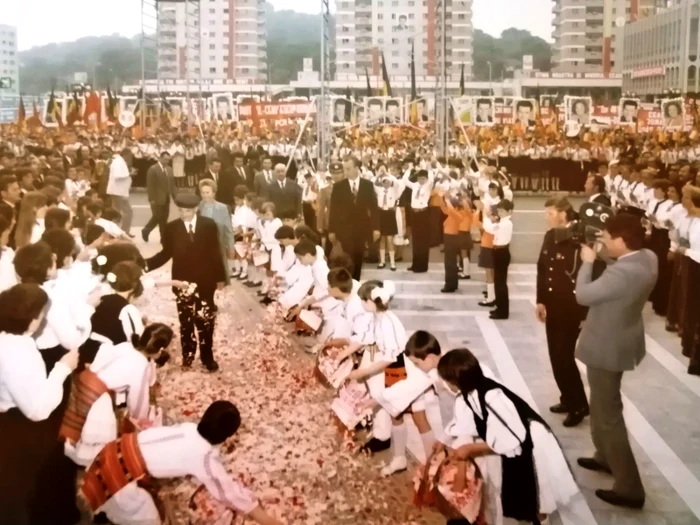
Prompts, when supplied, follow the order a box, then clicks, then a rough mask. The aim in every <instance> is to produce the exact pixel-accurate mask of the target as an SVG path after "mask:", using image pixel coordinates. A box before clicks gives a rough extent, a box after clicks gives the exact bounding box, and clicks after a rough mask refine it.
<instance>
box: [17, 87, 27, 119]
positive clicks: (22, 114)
mask: <svg viewBox="0 0 700 525" xmlns="http://www.w3.org/2000/svg"><path fill="white" fill-rule="evenodd" d="M26 118H27V110H26V109H25V108H24V99H23V98H22V95H20V96H19V109H17V124H19V125H20V126H21V125H22V124H24V120H25V119H26Z"/></svg>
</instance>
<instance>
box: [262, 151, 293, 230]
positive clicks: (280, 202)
mask: <svg viewBox="0 0 700 525" xmlns="http://www.w3.org/2000/svg"><path fill="white" fill-rule="evenodd" d="M273 175H274V179H273V181H272V182H271V183H270V184H268V185H267V187H266V188H265V192H264V195H263V196H264V197H265V198H266V199H268V200H269V201H271V202H273V203H274V204H275V214H276V215H277V216H278V217H279V216H280V214H283V213H286V212H289V211H293V212H294V214H295V215H296V216H300V215H301V188H300V187H299V185H298V184H297V183H296V181H295V180H292V179H289V178H287V167H286V166H285V165H284V164H277V165H276V166H275V168H274V173H273Z"/></svg>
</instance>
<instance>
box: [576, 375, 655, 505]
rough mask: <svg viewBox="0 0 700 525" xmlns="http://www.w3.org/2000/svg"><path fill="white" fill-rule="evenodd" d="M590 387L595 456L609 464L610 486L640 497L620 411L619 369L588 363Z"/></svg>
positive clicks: (607, 465) (641, 493) (620, 380)
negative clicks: (593, 366) (601, 368)
mask: <svg viewBox="0 0 700 525" xmlns="http://www.w3.org/2000/svg"><path fill="white" fill-rule="evenodd" d="M587 373H588V384H589V385H590V387H591V437H592V438H593V445H594V446H595V456H594V458H595V460H596V461H597V462H598V463H600V464H601V465H604V466H606V467H609V468H610V470H611V471H612V475H613V478H614V479H615V482H614V483H613V487H612V489H613V490H614V491H615V492H616V493H617V494H619V495H620V496H625V497H628V498H634V499H638V498H642V499H643V498H644V496H645V494H644V486H643V485H642V479H641V477H640V476H639V469H638V468H637V462H636V461H635V459H634V454H633V453H632V448H631V447H630V440H629V437H628V435H627V427H626V425H625V418H624V416H623V414H622V394H621V392H620V386H621V384H622V372H611V371H609V370H600V369H597V368H591V367H590V366H589V367H588V372H587Z"/></svg>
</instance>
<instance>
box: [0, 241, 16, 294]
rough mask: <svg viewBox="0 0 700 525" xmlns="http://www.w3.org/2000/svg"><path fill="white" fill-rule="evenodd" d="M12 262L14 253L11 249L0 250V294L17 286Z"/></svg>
mask: <svg viewBox="0 0 700 525" xmlns="http://www.w3.org/2000/svg"><path fill="white" fill-rule="evenodd" d="M14 261H15V252H14V250H13V249H12V248H7V247H5V248H0V292H4V291H5V290H9V289H10V288H12V287H13V286H14V285H16V284H17V272H15V265H14Z"/></svg>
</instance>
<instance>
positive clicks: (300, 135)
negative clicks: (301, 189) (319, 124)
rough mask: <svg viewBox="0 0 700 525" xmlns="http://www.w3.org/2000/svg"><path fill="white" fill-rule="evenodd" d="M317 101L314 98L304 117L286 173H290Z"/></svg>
mask: <svg viewBox="0 0 700 525" xmlns="http://www.w3.org/2000/svg"><path fill="white" fill-rule="evenodd" d="M316 100H317V97H314V99H313V100H312V101H311V104H309V109H308V110H307V111H306V115H305V116H304V122H303V124H302V125H301V129H300V130H299V134H298V135H297V140H296V142H295V143H294V149H293V150H292V152H291V153H290V154H289V160H288V161H287V167H286V168H285V171H289V166H291V165H292V160H294V154H295V153H296V152H297V148H298V147H299V142H301V137H302V135H303V134H304V130H305V129H306V125H307V124H308V123H309V116H311V112H312V111H313V109H314V107H315V106H316ZM317 114H318V112H317ZM322 160H323V159H322Z"/></svg>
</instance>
